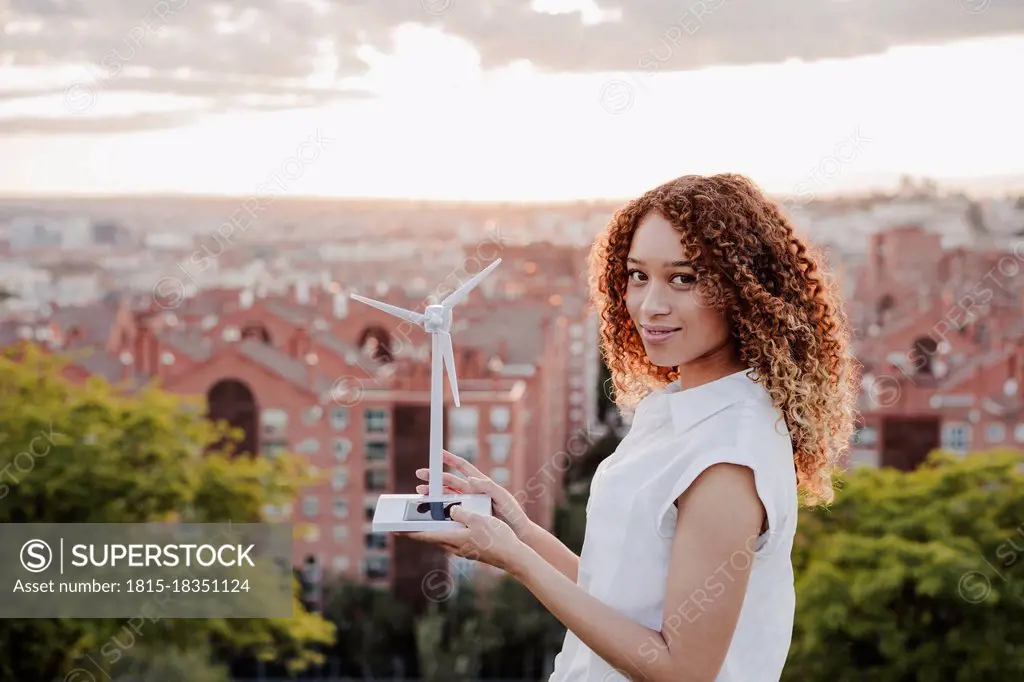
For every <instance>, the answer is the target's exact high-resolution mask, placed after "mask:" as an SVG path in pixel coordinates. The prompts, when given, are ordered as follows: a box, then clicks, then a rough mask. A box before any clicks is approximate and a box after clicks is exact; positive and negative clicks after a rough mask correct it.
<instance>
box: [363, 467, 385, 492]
mask: <svg viewBox="0 0 1024 682" xmlns="http://www.w3.org/2000/svg"><path fill="white" fill-rule="evenodd" d="M387 487H388V472H387V469H367V470H366V490H367V492H380V491H382V490H387Z"/></svg>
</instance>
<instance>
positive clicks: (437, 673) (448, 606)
mask: <svg viewBox="0 0 1024 682" xmlns="http://www.w3.org/2000/svg"><path fill="white" fill-rule="evenodd" d="M485 620H486V615H485V613H484V611H483V610H482V608H481V604H480V600H479V597H478V593H477V591H476V588H474V587H473V585H472V584H471V583H469V582H462V583H459V585H458V586H457V589H455V591H454V592H453V593H452V595H451V597H450V598H449V599H448V600H447V601H443V602H431V603H430V604H429V605H428V606H427V609H426V610H425V612H424V613H423V614H422V615H421V616H420V617H419V618H417V620H416V624H415V630H416V649H417V652H418V654H419V662H420V674H421V676H422V677H423V679H424V680H426V681H427V682H472V681H473V680H476V679H478V677H479V675H480V669H481V667H482V664H483V657H484V655H485V654H486V653H487V652H489V651H491V650H492V649H493V648H494V647H496V646H497V645H499V644H500V642H498V641H496V640H495V639H493V638H492V637H493V631H491V630H490V629H489V628H488V627H487V625H486V622H485Z"/></svg>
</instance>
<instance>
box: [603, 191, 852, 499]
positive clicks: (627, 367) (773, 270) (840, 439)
mask: <svg viewBox="0 0 1024 682" xmlns="http://www.w3.org/2000/svg"><path fill="white" fill-rule="evenodd" d="M650 211H656V212H658V213H660V214H661V216H663V217H664V218H665V219H666V220H667V221H668V222H669V223H671V224H672V225H673V227H675V228H676V229H677V230H678V231H679V236H680V244H681V245H682V246H683V248H684V250H685V253H686V254H687V257H688V258H690V259H692V260H693V261H694V269H695V270H696V273H697V285H696V286H697V287H698V291H699V292H700V294H701V295H702V296H703V297H704V299H705V301H707V302H708V304H710V305H712V306H714V307H715V308H717V309H718V310H720V311H722V312H724V313H725V315H726V317H727V319H728V320H729V327H730V332H731V335H732V338H733V339H734V340H735V342H736V345H737V347H738V350H739V356H740V359H741V361H743V362H744V363H746V365H747V366H748V367H749V368H750V369H752V370H753V372H752V378H754V379H755V380H756V381H757V382H758V383H760V384H761V385H762V386H764V387H765V389H766V390H767V391H768V393H769V394H770V395H771V397H772V400H773V401H774V403H775V405H776V406H777V407H778V408H779V410H780V411H781V412H782V414H783V417H784V419H785V421H786V426H787V427H788V430H789V434H790V438H791V440H792V443H793V455H794V460H795V464H796V469H797V482H798V489H799V491H800V493H801V496H802V497H803V499H804V501H805V502H806V503H810V504H816V503H822V502H824V503H828V502H830V501H831V500H832V499H833V483H832V474H833V472H834V471H835V469H836V465H837V463H838V461H839V458H840V456H841V455H842V453H843V452H844V451H845V449H846V448H847V446H848V443H849V439H850V436H851V434H852V432H853V428H854V421H855V409H854V406H855V403H856V398H857V385H858V384H857V381H858V374H859V372H858V370H857V366H856V362H855V361H854V359H853V358H852V356H851V354H850V347H849V340H850V329H849V325H848V321H847V319H846V315H845V312H844V311H843V309H842V305H841V299H840V296H839V293H838V290H837V285H836V283H835V281H834V280H833V278H831V277H828V276H827V274H826V273H825V272H824V270H823V268H822V264H823V262H824V258H823V255H822V254H821V253H819V252H818V251H817V250H815V249H813V247H811V246H810V245H809V244H807V243H806V242H805V241H804V240H803V239H801V238H800V237H799V236H798V235H797V234H796V233H795V231H794V229H793V225H792V224H791V223H790V221H789V220H788V219H787V217H786V216H785V214H784V213H783V212H782V210H781V209H780V207H779V206H778V205H777V204H776V203H775V202H773V201H771V200H769V199H768V198H767V197H766V196H765V195H764V193H763V192H762V191H761V190H760V188H758V187H757V186H756V185H755V184H754V183H753V182H752V181H751V180H749V179H748V178H746V177H744V176H742V175H736V174H731V173H730V174H721V175H713V176H699V175H686V176H683V177H680V178H676V179H675V180H672V181H670V182H667V183H665V184H663V185H661V186H659V187H656V188H654V189H652V190H650V191H648V192H646V193H645V194H643V195H642V196H640V197H638V198H636V199H634V200H632V201H630V202H629V203H627V204H626V205H625V206H623V207H622V208H621V209H619V210H618V211H617V212H616V213H615V215H614V217H613V218H612V219H611V221H610V222H609V223H608V226H607V228H606V229H605V231H604V232H602V233H601V234H600V235H598V237H597V239H596V241H595V242H594V245H593V247H592V248H591V250H590V254H589V259H588V260H589V262H588V270H589V272H588V281H589V286H590V297H591V302H592V304H593V305H594V306H595V307H596V309H597V311H598V313H599V314H600V318H601V322H600V330H601V353H602V355H603V357H604V361H605V363H606V365H607V366H608V369H609V372H610V374H611V381H612V384H613V387H614V391H615V403H616V404H617V405H618V406H619V407H620V408H623V407H625V408H631V407H635V406H636V404H637V403H638V402H639V401H640V400H641V399H642V398H643V397H644V396H645V395H647V394H648V393H650V392H651V391H654V390H657V389H659V388H662V387H664V386H666V385H667V384H668V383H670V382H672V381H674V380H676V379H677V378H678V377H679V372H678V368H674V367H659V366H657V365H655V364H653V363H652V362H651V361H650V359H648V357H647V354H646V353H645V351H644V346H643V343H642V341H641V339H640V335H639V333H638V332H637V329H636V327H635V325H634V324H633V322H632V320H631V319H630V316H629V313H628V312H627V309H626V287H627V283H628V280H627V274H626V273H627V266H626V257H627V255H628V253H629V248H630V244H631V242H632V239H633V234H634V232H635V231H636V229H637V226H638V225H639V224H640V221H641V220H642V219H643V218H644V216H646V215H647V214H648V213H649V212H650Z"/></svg>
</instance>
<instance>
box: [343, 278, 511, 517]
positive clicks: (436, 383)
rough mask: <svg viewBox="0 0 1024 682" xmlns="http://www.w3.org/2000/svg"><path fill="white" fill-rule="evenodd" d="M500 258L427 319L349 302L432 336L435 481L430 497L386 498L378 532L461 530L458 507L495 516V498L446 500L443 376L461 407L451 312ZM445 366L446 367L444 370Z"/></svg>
mask: <svg viewBox="0 0 1024 682" xmlns="http://www.w3.org/2000/svg"><path fill="white" fill-rule="evenodd" d="M499 263H501V259H500V258H498V259H497V260H495V261H494V262H493V263H491V264H490V265H488V266H487V267H486V268H484V269H483V270H481V271H480V272H478V273H477V274H476V275H474V276H473V277H472V278H471V279H470V280H469V281H468V282H466V283H465V284H463V285H462V286H461V287H459V288H458V290H456V291H455V292H453V293H452V294H450V295H449V296H447V297H446V298H445V299H444V300H443V301H441V302H440V303H438V304H435V305H429V306H427V308H426V310H424V311H423V312H422V313H416V312H413V311H411V310H406V309H404V308H399V307H398V306H393V305H389V304H387V303H382V302H380V301H374V300H373V299H369V298H365V297H363V296H359V295H357V294H350V296H351V297H352V298H353V299H355V300H357V301H360V302H362V303H365V304H366V305H369V306H373V307H374V308H377V309H378V310H382V311H384V312H385V313H389V314H391V315H394V316H395V317H400V318H402V319H403V320H406V321H408V322H411V323H412V324H415V325H418V326H420V327H423V329H424V331H426V332H427V333H429V334H430V481H429V488H428V494H427V495H426V496H425V497H424V496H422V495H381V496H380V498H379V499H378V500H377V508H376V509H375V510H374V513H373V531H374V532H387V531H420V530H446V529H450V528H461V527H462V524H460V523H458V522H456V521H452V520H451V516H450V510H451V508H452V507H453V506H455V505H464V506H465V507H466V508H467V509H469V510H471V511H474V512H476V513H478V514H483V515H485V516H490V514H491V498H490V497H489V496H488V495H475V494H474V495H445V494H444V480H443V478H442V476H443V473H444V459H443V457H442V449H443V446H444V438H443V436H444V412H443V410H444V395H443V394H444V386H443V381H444V380H443V378H442V374H443V373H444V371H445V370H447V372H448V383H449V384H450V385H451V390H452V400H453V401H454V403H455V406H456V407H458V406H459V384H458V380H457V379H456V377H455V351H454V350H453V349H452V335H451V329H452V309H453V308H454V307H455V306H456V305H458V304H459V303H461V302H462V301H464V300H466V298H467V297H468V296H469V293H470V292H471V291H473V289H475V288H476V286H477V285H478V284H480V282H482V281H483V280H484V278H485V277H487V275H489V274H491V271H492V270H494V268H496V267H498V264H499ZM442 365H444V366H443V367H442Z"/></svg>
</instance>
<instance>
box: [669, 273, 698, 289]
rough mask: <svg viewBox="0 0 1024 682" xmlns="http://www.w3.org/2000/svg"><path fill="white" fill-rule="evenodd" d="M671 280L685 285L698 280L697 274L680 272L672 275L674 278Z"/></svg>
mask: <svg viewBox="0 0 1024 682" xmlns="http://www.w3.org/2000/svg"><path fill="white" fill-rule="evenodd" d="M670 281H673V282H676V283H677V284H682V285H684V286H688V285H690V284H693V283H694V282H696V281H697V276H696V275H693V274H690V273H683V272H679V273H676V274H674V275H672V279H671V280H670Z"/></svg>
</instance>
